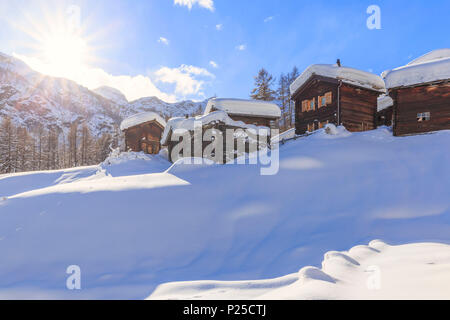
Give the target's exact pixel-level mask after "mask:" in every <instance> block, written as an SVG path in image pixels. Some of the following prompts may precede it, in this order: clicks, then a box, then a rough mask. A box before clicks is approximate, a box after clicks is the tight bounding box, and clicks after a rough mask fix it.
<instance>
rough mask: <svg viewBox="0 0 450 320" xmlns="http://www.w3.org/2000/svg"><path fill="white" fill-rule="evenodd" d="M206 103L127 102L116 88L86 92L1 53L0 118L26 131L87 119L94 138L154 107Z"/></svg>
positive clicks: (174, 111)
mask: <svg viewBox="0 0 450 320" xmlns="http://www.w3.org/2000/svg"><path fill="white" fill-rule="evenodd" d="M205 106H206V101H205V102H201V103H195V102H192V101H182V102H179V103H166V102H163V101H161V100H159V99H158V98H154V97H153V98H142V99H140V100H137V101H134V102H131V103H128V101H126V98H125V96H124V95H123V94H122V93H121V92H120V91H119V90H117V89H114V88H109V87H101V88H98V89H96V90H94V91H90V90H89V89H87V88H85V87H83V86H80V85H78V84H77V83H75V82H73V81H70V80H67V79H62V78H53V77H49V76H44V75H42V74H39V73H37V72H35V71H33V70H32V69H31V68H29V67H28V66H27V65H26V64H25V63H24V62H22V61H21V60H19V59H16V58H13V57H10V56H8V55H5V54H2V53H0V120H1V118H2V117H6V116H8V117H10V118H11V119H12V120H13V121H14V123H15V124H17V125H21V126H25V127H27V128H29V129H33V128H34V127H36V126H37V125H40V124H42V125H43V126H44V127H50V126H55V125H56V126H57V127H58V128H59V129H62V130H64V131H67V130H68V128H69V127H70V125H71V124H72V123H74V122H79V123H83V122H86V123H87V124H88V125H89V127H90V129H91V131H92V133H93V134H94V135H97V136H98V135H100V134H101V133H103V132H109V133H112V132H113V131H114V130H115V128H118V126H119V125H120V122H121V121H122V120H123V119H125V118H128V117H129V116H132V115H134V114H137V113H141V112H146V111H154V112H157V113H158V114H159V115H160V116H161V117H163V118H168V117H172V116H185V115H186V114H187V115H194V114H201V113H202V112H203V110H204V108H205ZM66 133H67V132H66Z"/></svg>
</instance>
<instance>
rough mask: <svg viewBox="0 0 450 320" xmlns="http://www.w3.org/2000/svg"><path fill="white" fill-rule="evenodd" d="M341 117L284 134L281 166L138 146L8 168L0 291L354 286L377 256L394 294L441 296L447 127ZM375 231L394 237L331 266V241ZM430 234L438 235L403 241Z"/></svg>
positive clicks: (314, 291) (71, 295) (322, 294)
mask: <svg viewBox="0 0 450 320" xmlns="http://www.w3.org/2000/svg"><path fill="white" fill-rule="evenodd" d="M336 130H337V134H335V135H331V134H327V133H326V132H325V130H319V131H317V132H316V133H315V134H313V135H311V136H308V137H303V138H298V139H297V140H291V141H288V142H286V143H285V144H284V145H280V147H279V152H280V171H279V173H278V174H276V175H273V176H262V175H261V174H260V172H261V168H262V167H264V165H262V164H260V165H213V164H211V165H207V164H204V165H198V166H190V165H187V164H183V163H176V165H171V164H170V163H169V162H168V161H167V160H166V158H165V156H163V155H159V156H151V155H148V156H143V155H142V154H131V153H130V154H124V155H117V156H113V157H112V158H110V159H108V161H106V162H105V163H103V164H101V165H98V166H92V167H85V168H75V169H70V170H60V171H54V172H37V173H27V174H10V175H3V176H0V252H1V254H2V257H3V259H2V263H1V264H0V298H4V299H7V298H16V299H30V298H32V299H37V298H44V299H145V298H146V297H148V296H149V295H150V294H152V292H154V290H155V289H156V288H157V287H158V286H159V285H161V284H164V283H168V282H178V281H188V282H191V281H198V280H205V279H216V280H218V281H230V280H233V281H244V280H247V279H278V280H276V281H275V282H274V281H272V280H263V281H268V282H267V284H264V283H263V284H262V285H260V290H261V291H260V292H259V293H257V294H254V293H255V292H256V291H255V290H256V288H255V290H249V291H247V292H245V291H242V290H236V297H238V295H237V294H238V293H239V294H242V296H243V297H244V296H245V297H247V296H248V297H249V295H250V294H251V295H252V296H255V297H258V298H264V294H266V293H267V295H269V296H270V295H272V296H270V297H275V296H276V297H277V298H283V297H294V298H299V297H307V298H327V297H333V296H336V297H343V298H347V297H353V294H357V293H358V292H359V291H358V290H363V288H362V287H361V285H362V282H361V281H363V280H361V279H362V278H361V277H365V278H364V279H367V273H365V272H363V270H364V267H365V266H367V265H378V266H379V267H380V268H381V271H382V279H384V280H382V290H386V291H385V292H386V297H387V298H392V297H396V295H397V294H399V295H400V294H401V292H400V291H399V290H401V286H405V288H406V289H405V291H406V290H408V292H410V296H408V298H409V297H416V296H417V297H422V296H424V295H425V293H426V292H429V297H441V294H444V293H446V292H443V291H439V290H440V289H438V288H437V287H436V288H437V289H436V290H435V289H434V284H436V282H439V283H445V281H447V280H448V271H446V270H447V269H445V268H446V267H445V266H446V264H448V262H446V261H448V260H447V259H448V258H447V257H448V255H447V249H445V248H446V247H445V248H444V247H443V245H444V244H447V245H448V244H450V223H449V221H450V220H449V218H450V202H449V198H450V179H446V177H449V176H450V167H449V165H448V164H449V162H450V153H449V150H450V131H440V132H437V133H433V134H427V135H420V136H409V137H401V138H398V137H393V136H392V133H391V132H389V130H387V129H386V128H380V129H378V130H374V131H368V132H361V133H349V132H346V131H345V130H344V129H343V128H341V127H338V128H336ZM373 239H383V240H384V241H385V242H386V243H389V244H390V245H391V246H392V247H386V248H384V246H381V245H380V246H378V245H376V246H373V244H371V245H370V246H371V247H372V246H373V247H374V248H375V249H376V250H379V251H380V254H378V253H374V254H372V253H371V252H370V250H369V251H368V250H359V249H354V250H350V253H348V254H347V253H345V252H344V253H343V255H339V254H336V253H333V254H330V255H328V256H329V257H330V259H329V261H328V262H326V263H325V267H321V263H322V261H323V255H324V253H326V252H329V251H330V250H333V251H337V252H341V253H342V252H343V251H345V250H348V249H349V248H352V247H354V246H356V245H359V244H362V243H369V242H370V241H371V240H373ZM425 242H433V243H441V244H442V245H438V244H436V245H433V246H436V250H435V251H433V252H432V251H431V250H432V248H431V247H425V246H422V245H412V246H411V247H406V248H405V249H404V250H403V249H402V248H403V247H399V248H400V249H401V250H400V249H399V250H397V246H398V245H404V244H411V243H425ZM427 246H428V245H427ZM428 248H430V251H428ZM407 250H408V251H409V252H411V253H410V254H409V255H406V252H407ZM433 250H434V249H433ZM427 252H429V254H428V253H427ZM344 255H346V256H349V257H350V258H351V259H353V260H355V261H357V262H358V263H359V264H360V267H358V266H355V267H352V264H351V261H352V260H350V259H346V257H345V256H344ZM377 257H379V258H377ZM425 257H426V259H425ZM371 259H372V260H371ZM395 260H398V261H397V262H396V261H395ZM333 261H336V263H335V262H333ZM401 261H405V262H404V263H403V262H401ZM415 261H416V262H417V263H416V262H415ZM338 262H339V263H338ZM71 265H78V266H80V268H81V272H82V279H81V280H82V290H79V291H77V290H75V291H70V290H67V289H66V287H65V284H66V280H67V277H68V275H67V274H66V269H67V267H68V266H71ZM301 266H312V268H311V267H310V268H309V269H306V270H304V272H303V273H302V277H303V278H304V279H305V280H304V282H305V283H306V284H305V285H306V286H310V289H308V288H305V289H299V290H297V288H293V289H292V288H290V287H289V284H291V285H292V286H298V285H299V284H301V281H300V282H299V281H298V280H299V273H298V272H297V271H298V269H299V267H301ZM416 266H417V269H416ZM319 268H321V270H320V269H319ZM352 268H353V269H352ZM421 268H423V269H421ZM425 268H429V269H425ZM318 269H319V270H318ZM426 270H431V272H424V271H426ZM403 273H405V275H411V277H412V278H410V279H413V280H412V281H410V282H407V281H406V280H404V278H402V277H400V276H401V275H402V274H403ZM285 275H288V276H285ZM327 276H329V277H332V278H333V279H336V281H335V282H336V283H332V282H330V281H323V280H326V279H328V277H327ZM279 277H281V278H279ZM314 279H316V280H314ZM318 279H321V281H319V280H318ZM360 280H361V281H360ZM390 281H392V283H391V282H390ZM251 283H254V282H251ZM427 283H428V284H429V287H426V286H425V285H426V284H427ZM241 284H242V283H241ZM256 284H257V285H259V283H258V282H257V283H256ZM227 285H228V284H227ZM447 287H450V286H447ZM192 288H193V287H192V283H188V285H187V290H188V291H191V290H192ZM230 288H236V287H235V286H234V285H232V286H231V287H230ZM275 288H278V289H279V290H280V292H279V293H277V291H274V290H272V289H275ZM354 288H355V289H354ZM396 288H398V289H396ZM291 289H292V290H293V291H291ZM294 289H295V290H294ZM195 290H197V289H195ZM230 290H231V289H230ZM233 290H234V289H233ZM200 291H201V293H202V294H206V292H204V290H203V289H202V290H200ZM250 291H251V292H250ZM294 291H295V292H294ZM159 292H160V293H161V291H159ZM180 292H181V291H180V290H177V291H176V292H175V294H176V295H179V294H180ZM181 293H182V292H181ZM291 293H292V295H291ZM297 293H298V294H297ZM168 294H172V292H168ZM183 294H184V293H183ZM186 296H189V297H191V298H195V295H190V293H189V292H186ZM381 296H383V294H382V293H379V295H378V293H375V296H374V297H375V298H378V297H381ZM160 297H162V294H161V296H160ZM361 297H363V298H366V297H370V296H365V295H362V296H361ZM383 297H384V296H383ZM447 297H448V295H447ZM211 298H213V296H211Z"/></svg>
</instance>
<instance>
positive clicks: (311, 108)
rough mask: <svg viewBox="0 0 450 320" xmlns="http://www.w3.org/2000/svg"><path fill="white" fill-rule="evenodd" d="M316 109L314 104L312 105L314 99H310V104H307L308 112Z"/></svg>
mask: <svg viewBox="0 0 450 320" xmlns="http://www.w3.org/2000/svg"><path fill="white" fill-rule="evenodd" d="M315 108H316V105H315V103H314V99H312V100H311V101H310V102H309V110H314V109H315Z"/></svg>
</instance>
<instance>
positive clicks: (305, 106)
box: [302, 100, 308, 112]
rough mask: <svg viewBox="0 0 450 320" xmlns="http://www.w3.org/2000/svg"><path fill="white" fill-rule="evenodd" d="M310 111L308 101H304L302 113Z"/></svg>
mask: <svg viewBox="0 0 450 320" xmlns="http://www.w3.org/2000/svg"><path fill="white" fill-rule="evenodd" d="M306 111H308V100H303V101H302V112H306Z"/></svg>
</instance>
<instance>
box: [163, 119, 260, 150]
mask: <svg viewBox="0 0 450 320" xmlns="http://www.w3.org/2000/svg"><path fill="white" fill-rule="evenodd" d="M212 122H222V123H224V124H226V125H229V126H234V127H239V128H243V129H254V130H259V129H267V130H268V128H267V127H263V126H255V125H250V124H246V123H244V122H242V121H234V120H233V119H231V118H230V117H229V116H228V114H227V113H226V112H224V111H214V112H211V113H208V114H205V115H203V116H197V117H191V118H185V117H184V118H183V117H177V118H172V119H170V120H169V121H168V122H167V125H166V126H165V130H164V132H163V134H162V137H161V144H162V145H163V146H164V145H167V144H168V141H167V139H168V138H169V136H170V133H171V132H173V131H175V130H177V129H185V130H194V128H195V125H196V124H197V123H199V124H201V125H207V124H210V123H212Z"/></svg>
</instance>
